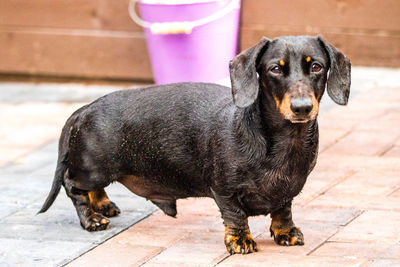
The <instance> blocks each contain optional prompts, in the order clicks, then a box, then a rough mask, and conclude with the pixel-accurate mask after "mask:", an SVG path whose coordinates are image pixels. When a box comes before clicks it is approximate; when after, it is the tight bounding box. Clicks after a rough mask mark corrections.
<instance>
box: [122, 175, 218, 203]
mask: <svg viewBox="0 0 400 267" xmlns="http://www.w3.org/2000/svg"><path fill="white" fill-rule="evenodd" d="M118 182H120V183H121V184H123V185H124V186H125V187H127V188H128V189H129V190H130V191H132V192H133V193H135V194H136V195H138V196H141V197H145V198H146V199H148V200H152V201H164V200H167V201H170V200H171V201H172V200H174V201H175V200H176V199H180V198H187V197H206V196H210V195H209V194H206V193H202V192H201V190H198V191H196V192H186V190H182V189H174V187H173V186H167V185H161V184H159V183H157V182H153V181H151V180H149V179H146V178H144V177H139V176H135V175H124V176H123V177H121V178H120V179H118Z"/></svg>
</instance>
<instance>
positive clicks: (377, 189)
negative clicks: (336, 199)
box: [332, 170, 400, 196]
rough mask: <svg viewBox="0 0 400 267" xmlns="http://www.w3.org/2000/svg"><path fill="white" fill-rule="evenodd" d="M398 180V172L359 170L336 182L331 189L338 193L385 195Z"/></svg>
mask: <svg viewBox="0 0 400 267" xmlns="http://www.w3.org/2000/svg"><path fill="white" fill-rule="evenodd" d="M399 183H400V181H399V173H398V172H393V171H390V170H387V171H380V172H379V171H375V170H369V171H360V172H358V173H356V174H354V175H352V176H351V177H348V178H347V179H345V180H343V181H342V182H340V183H339V184H337V185H336V186H335V187H334V188H332V190H335V191H338V193H349V194H363V195H369V196H386V195H388V194H389V193H391V192H392V191H393V188H395V187H396V186H397V185H398V184H399Z"/></svg>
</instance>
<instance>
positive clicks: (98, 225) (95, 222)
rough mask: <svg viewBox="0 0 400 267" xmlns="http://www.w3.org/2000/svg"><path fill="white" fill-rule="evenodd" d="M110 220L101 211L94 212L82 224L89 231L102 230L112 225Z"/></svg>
mask: <svg viewBox="0 0 400 267" xmlns="http://www.w3.org/2000/svg"><path fill="white" fill-rule="evenodd" d="M109 224H110V220H109V219H108V218H107V217H105V216H104V215H102V214H100V213H97V212H95V213H93V214H92V215H90V216H89V217H87V218H86V220H85V222H84V223H83V224H82V226H83V228H85V230H87V231H89V232H93V231H102V230H106V229H108V228H109V227H110V225H109Z"/></svg>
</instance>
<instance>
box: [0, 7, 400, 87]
mask: <svg viewBox="0 0 400 267" xmlns="http://www.w3.org/2000/svg"><path fill="white" fill-rule="evenodd" d="M128 3H129V1H128V0H113V1H111V0H35V1H32V0H2V1H0V48H1V49H0V75H1V77H0V78H2V79H5V77H8V78H10V77H12V78H16V79H18V78H26V77H41V78H44V79H46V78H54V77H58V78H65V79H71V78H74V79H89V80H91V79H96V80H113V81H144V82H152V81H153V75H152V70H151V64H150V59H149V53H148V50H147V48H146V40H145V35H144V33H143V29H142V27H140V26H138V25H137V24H135V23H134V22H133V21H132V19H131V18H130V17H129V14H128ZM241 4H242V5H241V20H240V31H239V42H238V45H239V47H240V50H243V49H245V48H248V47H250V46H252V45H254V44H256V43H257V42H258V41H259V40H260V37H261V36H267V37H270V38H273V37H276V36H280V35H303V34H307V35H323V36H324V37H325V38H326V39H327V40H328V41H329V42H331V43H332V44H333V45H335V46H336V47H338V48H340V49H341V50H342V51H344V53H345V54H346V55H347V56H348V57H349V58H350V59H351V60H352V63H353V65H356V66H374V67H392V68H398V67H400V3H399V1H398V0H323V1H312V0H297V1H291V0H280V1H276V0H262V1H260V0H242V3H241Z"/></svg>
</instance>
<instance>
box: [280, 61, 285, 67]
mask: <svg viewBox="0 0 400 267" xmlns="http://www.w3.org/2000/svg"><path fill="white" fill-rule="evenodd" d="M279 65H281V66H282V67H283V66H285V61H284V60H283V59H281V60H280V61H279Z"/></svg>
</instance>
